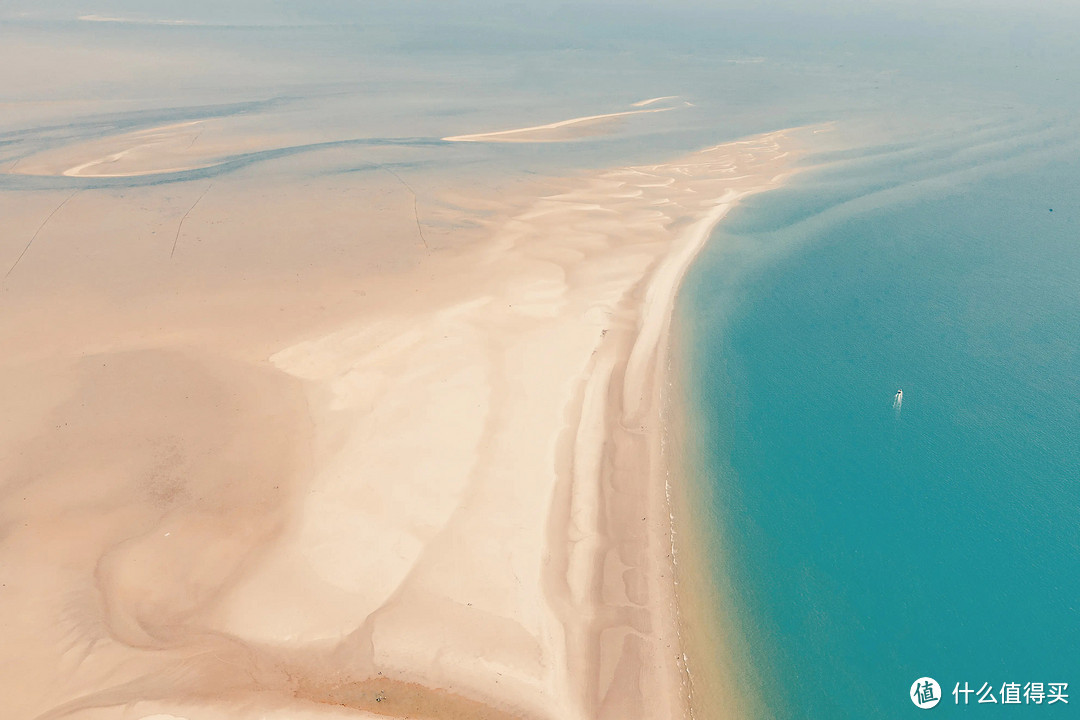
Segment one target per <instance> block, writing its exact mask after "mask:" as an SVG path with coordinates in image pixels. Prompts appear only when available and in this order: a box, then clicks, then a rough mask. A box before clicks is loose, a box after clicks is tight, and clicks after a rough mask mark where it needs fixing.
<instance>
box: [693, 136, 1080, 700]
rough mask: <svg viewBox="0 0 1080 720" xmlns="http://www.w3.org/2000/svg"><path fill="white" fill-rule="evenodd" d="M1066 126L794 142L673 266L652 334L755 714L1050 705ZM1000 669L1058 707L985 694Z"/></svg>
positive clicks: (1072, 239) (1070, 412) (1070, 197)
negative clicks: (801, 161)
mask: <svg viewBox="0 0 1080 720" xmlns="http://www.w3.org/2000/svg"><path fill="white" fill-rule="evenodd" d="M1048 132H1049V133H1050V135H1049V136H1048V135H1047V133H1048ZM1070 137H1076V134H1075V132H1073V129H1071V128H1066V129H1062V130H1061V131H1060V138H1059V139H1055V138H1058V134H1055V132H1054V131H1053V130H1052V129H1049V128H1043V127H1039V128H1036V127H1034V126H1031V125H1026V126H1024V127H1022V128H1021V127H1017V126H1001V127H997V128H989V129H988V130H987V131H986V132H985V133H983V134H982V135H976V134H966V135H965V136H964V137H962V138H961V137H955V136H948V137H943V138H942V139H940V141H935V140H934V139H933V138H924V139H922V140H920V141H919V142H917V143H914V144H913V145H891V146H888V147H878V148H864V149H862V150H861V151H857V152H852V153H848V154H846V155H844V156H843V157H842V158H839V159H838V157H837V156H820V157H817V158H813V157H812V158H810V160H809V164H811V165H814V164H818V168H817V169H813V170H810V171H809V172H807V173H805V174H803V175H801V176H799V178H798V179H797V180H796V181H795V182H794V183H793V184H792V185H791V186H789V187H788V188H786V189H784V190H780V191H776V192H773V193H769V194H766V195H762V196H757V197H755V198H753V199H752V200H751V202H749V203H747V204H746V205H745V206H744V207H743V208H741V209H740V210H738V211H737V212H736V213H735V214H733V216H732V217H731V218H729V220H728V221H725V222H724V223H722V226H721V227H720V228H719V229H718V231H717V233H716V234H715V235H714V237H713V239H712V241H711V243H710V246H709V247H708V248H707V249H706V251H705V252H704V253H703V255H702V257H701V258H700V259H699V261H698V262H697V264H696V266H695V267H694V269H693V270H692V272H691V274H690V277H689V278H688V280H687V284H686V285H685V287H684V291H683V293H682V296H681V299H680V308H679V324H680V326H681V327H682V328H683V330H682V332H681V333H680V335H681V342H682V345H683V347H682V354H683V356H684V358H685V360H684V362H685V365H686V367H685V368H684V372H685V373H686V377H687V381H686V388H685V390H686V392H687V393H688V396H689V397H688V398H687V401H688V403H689V405H690V406H691V408H692V410H691V412H693V413H696V418H695V420H696V422H695V423H694V426H695V428H696V431H697V433H696V435H697V437H696V439H695V444H696V446H697V448H696V452H697V453H698V455H699V457H698V458H697V460H698V461H699V464H700V466H701V467H702V468H703V470H702V473H703V475H704V477H703V478H699V479H698V480H699V481H702V480H703V481H704V482H705V483H707V485H708V489H709V492H708V493H706V496H707V497H710V498H711V501H710V502H711V504H710V507H709V508H708V509H707V511H706V512H704V513H702V515H703V522H704V523H705V525H706V527H707V529H708V530H710V531H713V532H714V533H715V538H714V540H715V542H716V544H717V547H719V548H722V552H717V553H715V557H713V558H712V562H711V565H712V570H713V572H714V573H715V575H716V578H715V579H716V581H717V584H718V585H719V586H723V587H725V588H727V591H726V592H727V593H728V594H730V596H731V597H730V598H727V599H726V600H725V601H724V602H723V603H722V604H724V605H730V606H731V607H727V608H721V607H718V608H717V610H716V612H717V613H721V612H725V613H729V614H730V618H728V620H727V624H729V625H730V626H732V627H734V628H736V632H737V633H738V635H739V637H738V638H735V639H732V642H731V643H730V646H731V647H733V648H735V649H736V651H737V652H738V653H740V656H739V657H736V659H735V660H736V667H737V668H739V670H738V677H737V678H736V681H737V682H738V684H739V686H740V687H741V688H742V690H743V692H744V694H746V695H747V696H749V697H752V698H754V701H753V702H752V703H751V706H752V707H753V714H755V715H756V716H758V717H762V718H823V719H836V718H894V717H895V718H900V717H919V716H921V715H920V714H921V713H923V712H932V713H936V715H937V716H941V715H955V714H957V713H959V712H963V711H965V708H964V707H963V706H961V707H957V706H956V705H955V704H954V698H953V695H952V690H953V688H954V686H955V684H956V683H960V684H961V686H963V683H964V682H967V683H969V684H970V686H971V687H972V689H976V690H977V689H979V688H980V687H981V686H982V684H983V683H984V682H985V683H989V684H990V685H991V686H993V688H994V695H995V696H998V698H999V704H998V705H989V704H981V705H980V704H975V700H976V699H977V698H976V696H975V695H972V696H971V703H972V704H971V705H969V706H968V707H967V708H966V712H969V713H972V714H974V715H976V716H1001V715H1008V716H1010V717H1047V718H1049V717H1074V716H1076V714H1077V712H1076V710H1077V708H1078V707H1080V517H1078V511H1080V152H1078V151H1077V149H1076V147H1075V146H1074V145H1070V144H1069V142H1068V141H1067V139H1068V138H1070ZM825 161H830V162H832V164H830V165H824V164H823V163H824V162H825ZM897 388H903V391H904V402H903V407H902V409H901V411H900V412H896V411H895V410H894V409H893V407H892V403H893V394H894V392H895V391H896V390H897ZM920 676H931V677H933V678H935V679H937V680H938V682H939V683H940V684H941V686H942V688H943V693H944V695H945V697H944V699H943V701H942V702H941V704H940V705H939V706H938V707H937V708H934V709H933V710H929V711H925V710H920V709H919V708H916V707H915V706H914V705H913V704H912V703H911V702H910V701H909V700H908V699H907V695H908V691H909V687H910V685H911V683H912V682H913V681H914V680H915V679H916V678H918V677H920ZM1005 682H1017V683H1020V684H1021V685H1022V684H1024V683H1026V682H1044V683H1050V682H1068V683H1070V686H1069V687H1070V689H1071V691H1072V692H1071V693H1070V694H1072V695H1074V696H1073V697H1070V704H1069V705H1068V706H1067V707H1066V706H1064V705H1062V704H1061V703H1057V704H1055V705H1054V706H1052V707H1049V706H1047V705H1046V704H1044V705H1042V706H1041V707H1037V706H1034V705H1023V704H1021V705H1019V706H1009V707H1004V706H1002V705H1001V704H1000V691H1001V688H1002V683H1005ZM961 699H962V698H961ZM1021 702H1023V698H1021Z"/></svg>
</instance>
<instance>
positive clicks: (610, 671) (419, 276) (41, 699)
mask: <svg viewBox="0 0 1080 720" xmlns="http://www.w3.org/2000/svg"><path fill="white" fill-rule="evenodd" d="M793 146H794V141H793V140H791V139H790V137H789V135H788V134H785V133H782V132H778V133H772V134H768V135H762V136H758V137H754V138H750V139H747V140H744V141H740V142H735V143H728V144H725V145H721V146H718V147H714V148H710V149H707V150H704V151H701V152H698V153H694V154H692V155H690V156H687V157H684V158H681V159H679V160H676V161H673V162H670V163H662V164H656V165H648V166H636V167H623V168H617V169H612V170H607V171H601V172H594V173H591V174H588V175H584V176H580V177H575V178H571V179H567V180H563V181H558V182H557V183H556V184H557V185H558V187H557V188H556V189H555V190H554V191H551V192H545V193H544V194H543V195H542V196H536V195H532V196H531V197H530V196H529V195H527V194H526V195H522V196H520V197H514V198H504V199H503V201H502V202H503V205H504V206H507V207H513V208H515V209H514V211H513V212H512V213H508V214H506V215H499V216H497V217H494V218H493V219H488V220H485V221H484V222H483V232H482V233H480V234H479V235H477V236H476V238H477V239H474V240H472V241H471V242H468V243H464V244H461V245H456V246H453V249H449V248H450V246H443V247H444V249H443V250H442V251H439V252H434V253H431V254H427V253H423V254H421V255H419V256H418V258H419V259H418V260H417V262H416V263H415V265H412V266H409V267H408V268H405V267H399V269H398V271H397V272H396V274H394V275H392V276H390V275H385V273H384V274H382V275H380V274H378V273H375V274H373V275H372V276H371V278H370V281H369V280H364V281H363V282H364V287H365V288H366V297H365V298H363V299H362V300H357V301H356V302H357V303H358V304H357V305H356V308H357V310H355V311H353V312H344V311H341V312H338V313H337V314H335V315H334V316H333V317H332V318H329V317H327V316H326V315H324V314H320V315H318V317H319V318H320V322H319V323H317V324H315V323H312V324H310V325H308V326H307V327H306V329H300V330H292V331H288V332H287V331H285V330H281V329H280V328H276V331H277V335H278V337H279V339H278V340H276V341H271V339H269V337H270V330H269V328H272V327H276V326H275V320H274V318H275V317H276V315H277V311H278V307H277V305H278V304H279V303H280V304H281V305H282V307H281V310H282V312H284V311H285V309H286V308H285V305H286V303H285V302H284V301H283V300H282V298H283V297H284V296H285V293H287V292H288V286H287V285H281V284H272V285H271V288H272V289H271V290H270V291H267V292H264V293H263V294H261V295H258V301H259V303H262V304H264V305H266V306H267V308H266V309H264V310H263V311H262V312H264V315H263V316H261V318H260V316H258V315H256V314H245V313H249V312H250V313H255V312H256V310H250V311H249V310H246V309H244V308H243V307H238V308H237V309H230V310H229V311H228V312H221V311H219V310H217V309H216V308H217V307H219V306H218V305H215V303H216V302H218V301H217V300H215V299H214V297H215V296H214V295H212V294H211V293H209V292H206V293H203V294H198V293H194V292H191V290H190V288H189V289H187V290H185V291H182V292H174V291H173V290H172V289H171V286H169V287H170V289H169V291H168V292H167V293H164V294H163V297H164V298H165V299H163V300H160V301H156V302H161V303H181V302H190V303H191V307H192V308H194V309H186V306H181V305H178V304H164V305H162V307H163V308H164V309H163V310H161V311H160V312H154V313H153V314H147V317H145V318H143V319H142V320H140V322H144V323H146V327H148V328H156V330H153V331H151V332H147V331H146V330H145V329H143V330H138V331H137V330H135V329H132V330H128V331H126V334H124V333H119V332H118V331H115V330H110V333H112V335H113V336H115V338H116V339H114V340H113V341H112V342H111V345H108V346H104V345H100V346H98V347H97V348H96V349H95V350H93V351H90V350H85V349H82V348H93V343H92V342H90V340H87V341H85V342H83V344H79V345H73V346H72V347H76V348H79V349H78V352H73V353H72V355H73V359H70V360H55V361H52V362H51V364H50V363H46V362H39V361H35V360H34V358H33V353H34V352H41V353H47V354H48V355H49V356H51V357H60V354H58V353H57V352H55V351H47V350H45V349H42V348H44V345H43V344H42V343H41V342H35V343H33V344H32V345H31V346H29V347H31V348H32V349H31V350H28V351H27V352H30V354H31V355H30V356H29V357H28V359H26V360H25V361H20V360H19V359H18V355H12V356H9V357H7V358H6V360H5V361H6V362H7V363H8V364H9V365H11V366H12V367H15V366H16V365H18V366H19V368H20V373H21V374H20V375H15V374H13V373H8V374H6V375H0V379H2V378H8V379H9V380H3V381H0V395H2V396H3V397H4V398H5V402H6V403H7V404H8V406H9V407H24V408H28V410H27V412H26V413H25V414H23V415H22V416H21V417H20V420H19V422H18V423H15V422H12V423H5V422H2V421H0V454H4V456H5V457H6V458H7V459H6V461H5V463H4V465H3V470H4V477H3V480H2V483H0V489H2V490H3V493H2V494H0V518H2V519H3V520H4V521H5V522H4V524H2V525H0V538H3V543H2V544H0V562H3V566H4V567H5V568H6V569H7V571H8V572H6V576H9V577H15V578H20V579H21V580H20V583H19V586H18V588H17V589H16V590H7V591H5V592H6V594H0V609H2V610H3V615H4V616H5V617H20V619H21V621H20V625H19V627H18V628H10V629H9V630H8V631H7V632H6V636H7V639H8V641H9V646H10V647H25V648H29V649H30V650H28V652H27V653H26V654H22V655H20V657H19V658H17V660H16V659H15V658H13V657H3V658H0V659H2V660H3V662H4V665H3V668H4V669H5V672H6V673H7V674H6V679H5V680H0V689H2V690H3V692H4V694H5V696H6V697H7V698H8V700H9V707H16V708H19V709H20V715H19V717H20V718H22V717H25V718H28V719H31V718H41V719H42V720H44V719H46V718H47V719H52V718H64V717H71V718H80V719H89V720H121V719H125V720H126V719H128V718H135V719H136V720H140V719H142V718H147V717H151V718H153V717H158V718H162V717H163V718H169V720H172V718H180V719H181V720H226V719H228V720H249V719H250V720H255V719H256V718H259V719H261V720H267V719H269V720H309V719H311V720H314V719H315V718H337V717H340V718H355V717H379V716H381V717H394V718H400V717H410V718H439V719H440V720H441V719H444V718H492V719H498V720H504V719H505V720H508V719H510V718H520V719H522V720H525V719H529V720H533V719H535V720H540V719H545V720H546V719H551V720H554V719H556V718H558V719H560V720H566V719H569V720H592V719H594V718H595V719H602V720H634V719H636V718H641V719H642V720H645V719H646V718H647V719H648V720H663V719H664V718H683V717H686V715H687V702H688V701H687V698H688V695H689V687H688V674H687V670H686V668H685V666H684V661H683V652H682V644H681V642H680V637H679V628H678V613H677V607H676V602H675V582H674V576H673V574H674V560H673V555H672V538H671V516H670V509H669V507H668V500H667V490H668V476H667V471H666V467H667V463H666V462H665V458H663V457H662V454H661V427H660V414H659V413H660V406H661V403H660V393H661V391H662V389H663V387H664V383H663V382H662V380H663V370H664V366H665V363H664V358H663V355H664V352H665V347H666V343H667V328H668V321H669V316H670V312H671V305H672V301H673V299H674V295H675V292H676V290H677V288H678V285H679V282H680V280H681V277H682V274H683V273H684V271H685V269H686V266H687V264H688V263H689V262H690V260H691V259H692V258H693V256H694V254H695V253H696V252H697V250H698V249H699V248H700V247H701V245H702V244H703V243H704V242H705V241H706V239H707V238H708V235H709V232H710V229H711V228H712V227H713V225H715V223H716V222H717V221H719V220H720V219H721V218H722V217H723V215H724V214H725V213H726V212H727V211H728V210H729V209H730V208H731V207H732V206H733V204H734V203H736V202H737V201H738V199H739V198H741V197H743V196H745V195H747V194H749V193H754V192H759V191H763V190H767V189H769V188H771V187H774V186H776V185H777V184H778V183H779V182H781V180H782V178H783V177H784V175H785V174H786V173H787V172H789V171H790V165H789V160H790V151H791V150H792V148H793ZM387 187H391V188H392V187H394V186H393V185H388V186H387ZM148 192H149V191H148ZM187 192H188V193H189V194H190V197H184V198H183V202H180V199H177V200H176V205H175V207H176V208H182V207H186V206H189V205H190V204H191V203H192V201H194V200H195V198H196V197H198V192H201V189H199V188H196V187H194V186H192V187H190V188H188V190H187ZM226 192H227V190H226V189H222V190H220V191H219V190H218V189H217V187H216V186H215V189H214V191H213V192H211V193H210V194H208V195H206V199H205V200H204V201H203V202H202V203H201V204H200V205H199V206H198V212H197V213H193V214H192V216H191V217H190V218H189V224H190V225H191V228H190V231H189V230H185V233H188V232H190V236H186V237H188V239H187V241H185V243H183V244H182V245H181V247H180V249H179V250H178V251H177V252H176V254H175V257H174V258H173V259H172V260H169V259H168V258H167V252H168V248H167V246H165V244H164V243H156V244H155V245H154V248H153V249H154V255H153V258H154V262H155V263H158V264H157V265H147V267H150V268H157V269H155V270H153V272H157V273H163V274H162V275H161V278H164V279H154V277H155V276H152V275H151V280H148V286H153V285H156V284H158V283H164V282H167V278H169V277H170V276H169V275H168V273H169V272H170V271H171V270H172V269H174V268H177V267H181V268H184V269H186V270H187V271H188V272H195V271H197V270H198V268H200V267H202V265H200V264H199V263H205V266H206V267H207V268H214V267H217V265H218V264H219V263H220V260H218V261H216V262H211V261H210V259H208V258H209V257H210V256H209V255H208V253H210V252H211V249H210V248H211V247H216V246H215V245H214V244H213V243H212V239H213V236H212V235H211V234H210V233H212V232H213V231H214V228H217V227H220V225H218V224H216V223H217V221H216V220H211V218H214V217H219V216H220V214H221V213H223V212H224V208H225V207H227V205H226V198H225V197H224V195H223V194H219V193H226ZM399 194H400V193H399ZM317 195H318V196H319V197H325V196H327V195H328V192H327V190H326V189H325V188H320V189H319V192H318V193H317ZM84 197H85V196H80V198H76V199H75V200H73V201H72V202H71V203H69V204H68V206H66V207H65V209H64V211H63V212H62V213H57V214H56V216H55V218H54V222H63V221H64V219H65V217H67V216H68V215H69V214H70V215H74V214H75V213H79V212H85V210H84V208H83V207H82V205H80V204H79V200H80V199H82V198H84ZM373 197H384V196H383V195H375V196H373ZM48 200H49V202H48V203H45V202H44V201H43V202H42V209H43V210H44V209H46V208H51V207H53V206H55V205H56V204H57V203H58V202H59V201H60V200H62V198H49V199H48ZM406 200H407V198H405V197H402V198H401V202H402V209H407V208H404V206H405V205H407V204H408V203H407V202H406ZM293 201H294V202H295V199H294V200H293ZM231 202H232V203H233V205H235V204H236V200H235V199H232V200H231ZM410 207H411V206H410ZM459 207H465V203H464V201H462V202H460V203H459ZM395 213H398V214H400V213H399V211H398V210H395ZM173 215H175V212H173ZM293 215H295V213H289V214H288V216H290V217H291V216H293ZM395 217H397V215H395ZM174 219H177V218H174ZM407 219H408V220H409V222H411V221H412V216H411V214H410V215H408V217H407ZM71 222H73V223H74V222H75V221H74V220H71ZM409 222H404V221H402V222H401V232H403V233H404V232H408V231H410V230H411V229H412V228H411V227H410V226H409ZM38 223H40V220H37V221H35V222H33V223H31V222H29V221H27V222H26V223H25V225H26V230H27V233H26V234H27V235H29V234H30V231H32V230H33V228H34V227H36V226H37V224H38ZM272 227H273V225H272V224H271V225H269V226H268V228H272ZM387 227H390V226H387ZM51 233H52V234H51V235H50V236H49V237H48V238H45V239H46V240H48V242H46V243H45V244H43V245H42V246H41V247H40V248H39V247H37V246H36V245H35V248H34V249H33V250H32V252H31V253H29V254H27V257H26V259H25V260H24V261H23V263H22V264H20V266H19V267H18V269H17V272H15V273H13V274H12V276H11V278H10V279H9V283H15V282H16V281H18V282H21V283H26V284H27V287H30V288H32V287H34V286H33V285H32V283H33V282H34V279H35V278H37V277H39V274H40V273H41V271H42V270H43V269H44V268H45V267H47V265H46V263H49V262H52V263H54V264H56V263H60V262H63V259H64V258H65V257H66V256H65V255H63V254H60V252H59V251H60V247H59V236H60V235H61V228H60V227H56V228H52V230H51ZM168 237H169V239H170V240H171V237H172V236H171V234H170V235H169V236H168ZM223 237H231V236H229V235H225V236H223ZM258 240H259V243H260V246H262V245H265V242H266V240H265V238H264V237H260V238H258ZM40 241H41V239H40V238H39V243H40ZM232 242H234V243H235V242H237V241H236V240H233V241H232ZM409 242H410V244H411V245H412V246H414V249H415V239H410V241H409ZM13 245H14V244H13ZM95 247H96V246H95ZM350 247H351V246H350ZM15 250H16V248H15V247H12V251H13V252H14V251H15ZM351 251H352V250H350V252H351ZM214 252H217V253H219V254H220V253H221V252H222V250H220V249H218V250H214ZM283 252H284V251H282V250H277V251H275V253H274V254H269V253H262V254H259V253H246V252H245V253H243V254H239V253H238V254H236V256H235V257H236V258H237V259H236V260H235V261H234V262H235V263H239V262H241V261H240V258H243V262H249V263H250V262H256V261H258V262H276V261H277V255H279V254H282V253H283ZM418 252H423V251H422V249H421V250H418ZM50 253H53V254H52V255H50ZM87 257H89V258H91V260H92V259H93V256H92V255H88V256H87ZM218 257H219V256H218ZM282 257H283V258H285V259H288V257H290V256H286V255H282ZM301 257H302V256H301ZM311 257H315V256H314V255H312V256H311ZM290 262H291V263H292V264H294V265H298V263H296V262H293V261H290ZM178 263H179V265H178ZM83 265H85V261H84V262H82V263H79V264H76V265H73V266H72V268H71V269H70V270H65V272H77V271H79V269H80V268H81V267H82V266H83ZM236 267H237V268H239V267H241V266H240V265H238V264H237V265H236ZM207 272H210V270H207ZM237 272H240V271H239V270H233V271H232V272H231V273H230V274H229V277H230V278H231V277H232V276H233V275H235V274H236V273H237ZM42 277H46V278H48V277H49V276H48V275H44V276H42ZM53 277H55V276H53ZM298 277H299V276H298ZM228 281H229V282H233V281H232V280H228ZM221 282H225V280H221ZM352 282H353V284H356V283H359V282H360V279H359V278H357V279H354V280H353V281H352ZM11 287H17V286H15V285H11V286H9V290H8V292H14V291H13V290H11V289H10V288H11ZM331 292H332V289H331V286H330V285H329V284H327V287H326V289H324V290H322V293H323V296H322V297H321V298H319V297H314V298H311V299H309V300H306V301H305V302H309V303H311V304H313V305H314V304H315V303H318V308H319V311H320V313H321V312H322V305H324V304H329V303H330V296H331ZM234 294H235V295H236V297H238V298H251V297H253V296H254V294H255V293H254V290H253V289H252V286H245V289H244V290H243V292H240V293H234ZM183 298H192V299H191V300H189V301H183ZM237 302H239V301H237ZM293 302H299V301H298V300H294V301H293ZM204 305H208V308H206V307H204ZM14 307H15V310H16V311H18V312H17V313H16V314H15V315H13V316H12V317H13V318H15V319H14V320H4V321H2V322H0V336H2V337H17V336H21V337H32V336H31V335H29V333H31V332H35V333H48V332H51V331H50V327H49V324H48V323H47V322H41V318H40V317H39V316H37V315H31V314H29V313H31V312H36V308H37V307H38V305H37V304H31V303H29V302H27V303H26V304H25V308H29V309H26V310H25V311H24V310H21V308H23V307H24V306H22V305H16V306H14ZM221 307H225V306H221ZM268 310H270V311H272V312H268ZM19 312H21V313H23V314H24V315H25V318H23V319H24V325H25V328H23V329H20V328H22V326H12V325H11V323H13V322H16V321H17V320H18V319H19V317H20V316H19V314H18V313H19ZM133 312H139V313H146V312H147V311H144V310H143V309H141V308H136V309H134V310H133ZM185 313H202V314H200V315H199V318H201V319H200V320H199V324H198V326H197V327H196V326H195V325H191V327H185V328H181V321H182V318H185V317H186V314H185ZM88 317H92V318H95V320H94V322H104V321H102V320H100V313H91V314H88ZM140 317H142V316H141V315H140ZM304 317H306V316H298V319H297V322H299V321H300V320H302V319H303V318H304ZM188 322H189V324H190V323H192V322H194V321H188ZM5 323H6V324H5ZM85 324H86V323H80V324H79V326H78V327H77V328H76V331H75V334H78V333H79V332H83V333H88V331H86V330H85V329H83V326H84V325H85ZM279 324H280V323H279ZM13 328H14V329H13ZM18 333H21V335H18ZM71 334H72V333H68V332H65V333H63V336H62V338H61V339H58V340H56V341H55V342H64V343H69V344H70V343H74V342H75V341H74V340H72V339H71V337H70V336H71ZM96 336H97V334H93V335H91V334H88V335H87V337H96ZM285 338H287V340H284V341H283V339H285ZM80 342H82V341H80ZM260 358H261V360H260ZM267 358H269V362H265V360H266V359H267ZM19 363H22V364H21V365H19ZM43 394H44V397H43ZM163 408H164V409H165V410H163ZM35 428H36V429H37V431H36V432H35V431H34V429H35ZM42 598H60V599H59V600H58V601H56V602H53V601H51V600H50V601H48V602H42V601H41V599H42Z"/></svg>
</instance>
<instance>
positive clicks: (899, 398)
mask: <svg viewBox="0 0 1080 720" xmlns="http://www.w3.org/2000/svg"><path fill="white" fill-rule="evenodd" d="M903 404H904V390H903V389H900V390H897V391H896V394H895V395H893V401H892V406H893V407H894V408H896V409H897V410H899V409H900V406H901V405H903Z"/></svg>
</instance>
